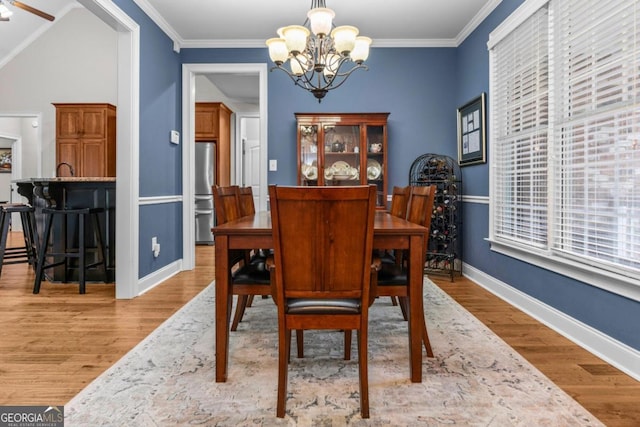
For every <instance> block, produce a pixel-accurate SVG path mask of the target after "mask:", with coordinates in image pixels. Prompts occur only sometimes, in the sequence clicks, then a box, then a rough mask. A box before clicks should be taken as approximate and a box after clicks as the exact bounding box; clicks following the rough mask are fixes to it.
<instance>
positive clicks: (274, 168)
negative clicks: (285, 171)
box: [269, 160, 278, 172]
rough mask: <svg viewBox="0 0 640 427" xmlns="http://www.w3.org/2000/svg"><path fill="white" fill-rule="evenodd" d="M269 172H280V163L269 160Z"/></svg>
mask: <svg viewBox="0 0 640 427" xmlns="http://www.w3.org/2000/svg"><path fill="white" fill-rule="evenodd" d="M269 170H270V171H272V172H273V171H277V170H278V161H277V160H269Z"/></svg>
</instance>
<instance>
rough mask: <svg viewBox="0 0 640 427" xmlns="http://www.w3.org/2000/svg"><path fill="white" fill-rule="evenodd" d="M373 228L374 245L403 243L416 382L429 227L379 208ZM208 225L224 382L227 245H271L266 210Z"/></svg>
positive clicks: (385, 246) (227, 315)
mask: <svg viewBox="0 0 640 427" xmlns="http://www.w3.org/2000/svg"><path fill="white" fill-rule="evenodd" d="M373 228H374V232H373V247H374V249H408V259H407V262H408V276H409V277H408V279H409V289H408V300H409V313H408V318H409V319H408V323H409V327H408V338H409V373H410V377H411V381H412V382H422V324H423V323H422V318H423V316H424V307H423V296H422V292H423V276H424V248H425V245H426V242H427V239H428V235H429V230H428V229H427V228H425V227H422V226H420V225H417V224H414V223H412V222H409V221H406V220H404V219H402V218H398V217H396V216H393V215H391V214H389V213H388V212H386V211H382V210H380V211H377V212H376V215H375V219H374V225H373ZM211 231H212V232H213V235H214V241H215V243H214V245H215V294H216V297H215V323H216V332H215V335H216V338H215V341H216V343H215V344H216V348H215V357H216V382H225V381H226V380H227V373H228V369H229V325H230V320H231V307H232V298H233V292H232V288H231V265H230V257H229V251H231V250H233V249H249V248H272V247H273V236H272V230H271V213H270V212H269V211H261V212H256V213H255V214H253V215H247V216H245V217H241V218H239V219H237V220H235V221H230V222H227V223H224V224H221V225H218V226H216V227H214V228H212V229H211Z"/></svg>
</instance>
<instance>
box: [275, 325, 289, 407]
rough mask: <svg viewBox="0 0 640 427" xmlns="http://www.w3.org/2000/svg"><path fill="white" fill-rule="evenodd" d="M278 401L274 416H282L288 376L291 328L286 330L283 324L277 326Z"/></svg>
mask: <svg viewBox="0 0 640 427" xmlns="http://www.w3.org/2000/svg"><path fill="white" fill-rule="evenodd" d="M278 347H279V350H278V403H277V406H276V416H277V417H278V418H284V413H285V408H286V404H287V402H286V399H287V381H288V377H289V353H290V351H291V330H287V329H286V328H285V327H284V325H280V327H279V328H278Z"/></svg>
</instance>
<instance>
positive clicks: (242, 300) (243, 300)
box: [231, 295, 249, 331]
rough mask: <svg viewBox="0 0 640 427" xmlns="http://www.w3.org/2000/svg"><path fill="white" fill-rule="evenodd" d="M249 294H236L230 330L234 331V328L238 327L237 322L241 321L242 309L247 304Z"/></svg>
mask: <svg viewBox="0 0 640 427" xmlns="http://www.w3.org/2000/svg"><path fill="white" fill-rule="evenodd" d="M248 297H249V295H238V298H237V301H236V312H235V314H234V315H233V322H232V323H231V330H232V331H235V330H236V329H238V324H239V323H240V321H242V318H243V317H244V309H245V308H246V307H247V305H248V299H249V298H248Z"/></svg>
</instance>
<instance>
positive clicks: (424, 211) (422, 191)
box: [375, 185, 436, 357]
mask: <svg viewBox="0 0 640 427" xmlns="http://www.w3.org/2000/svg"><path fill="white" fill-rule="evenodd" d="M435 193H436V187H435V186H434V185H429V186H412V187H411V192H410V196H409V203H408V206H407V221H410V222H413V223H415V224H418V225H421V226H423V227H426V228H429V227H430V226H431V214H432V211H433V201H434V198H435ZM426 240H427V239H425V244H424V247H423V249H422V257H423V259H424V258H426V255H427V247H428V246H427V241H426ZM408 273H409V271H408V265H407V263H406V262H401V263H396V262H394V263H383V264H382V268H381V269H380V271H379V272H378V274H377V277H376V284H375V289H376V296H391V297H393V296H395V297H397V298H398V300H399V302H400V307H401V309H402V313H403V317H404V319H405V320H408V319H407V313H408V312H409V311H408V299H407V297H408V295H409V293H408V291H409V274H408ZM418 297H421V296H418ZM422 322H423V328H422V329H423V330H422V341H423V343H424V348H425V350H426V351H427V356H429V357H433V350H432V349H431V343H430V342H429V334H428V333H427V323H426V320H425V319H424V316H423V317H422Z"/></svg>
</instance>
